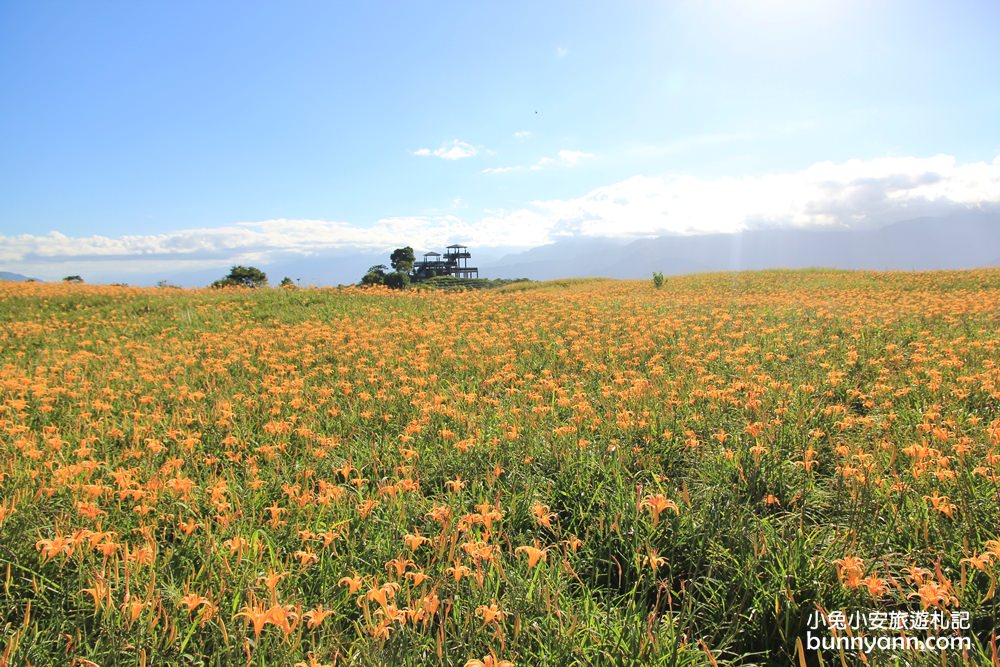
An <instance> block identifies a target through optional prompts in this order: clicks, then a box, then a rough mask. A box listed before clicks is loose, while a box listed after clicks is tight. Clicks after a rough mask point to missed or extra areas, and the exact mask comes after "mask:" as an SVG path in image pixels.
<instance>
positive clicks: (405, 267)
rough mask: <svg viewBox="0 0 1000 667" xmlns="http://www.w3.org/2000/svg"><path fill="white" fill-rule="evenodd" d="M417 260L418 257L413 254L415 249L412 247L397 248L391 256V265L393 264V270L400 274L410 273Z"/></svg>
mask: <svg viewBox="0 0 1000 667" xmlns="http://www.w3.org/2000/svg"><path fill="white" fill-rule="evenodd" d="M416 259H417V258H416V256H415V255H414V254H413V248H411V247H410V246H406V247H405V248H396V249H395V250H393V251H392V254H391V255H389V263H390V264H392V268H394V269H396V271H398V272H400V273H409V272H410V269H412V268H413V262H415V261H416Z"/></svg>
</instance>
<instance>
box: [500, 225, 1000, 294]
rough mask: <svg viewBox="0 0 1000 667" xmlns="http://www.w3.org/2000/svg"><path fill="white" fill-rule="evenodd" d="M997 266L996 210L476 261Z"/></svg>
mask: <svg viewBox="0 0 1000 667" xmlns="http://www.w3.org/2000/svg"><path fill="white" fill-rule="evenodd" d="M984 266H1000V217H998V216H995V215H993V216H990V215H985V214H978V213H970V214H968V215H966V216H963V217H961V218H948V219H943V218H919V219H914V220H907V221H905V222H899V223H895V224H892V225H889V226H888V227H882V228H879V229H865V230H848V229H838V230H819V229H767V230H764V229H761V230H757V231H747V232H743V233H740V234H706V235H700V236H661V237H658V238H652V239H642V240H638V241H632V242H628V243H623V242H621V241H619V240H614V239H570V240H566V241H560V242H557V243H553V244H550V245H547V246H542V247H539V248H533V249H531V250H528V251H526V252H521V253H517V254H511V255H508V256H506V257H503V258H501V259H500V260H499V261H497V262H495V263H492V264H489V265H486V266H483V267H482V273H483V274H484V276H485V277H490V278H500V277H503V278H519V277H524V278H531V279H534V280H550V279H554V278H565V277H569V276H605V277H609V278H646V277H649V276H650V275H651V274H652V272H653V271H661V272H663V273H665V274H671V275H678V274H684V273H698V272H705V271H741V270H753V269H771V268H775V269H777V268H788V269H796V268H808V267H827V268H838V269H872V270H893V269H895V270H935V269H968V268H977V267H984Z"/></svg>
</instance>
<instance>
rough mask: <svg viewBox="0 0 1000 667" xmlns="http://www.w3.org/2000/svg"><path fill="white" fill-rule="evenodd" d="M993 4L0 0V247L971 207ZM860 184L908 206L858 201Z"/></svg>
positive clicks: (599, 227) (50, 270)
mask: <svg viewBox="0 0 1000 667" xmlns="http://www.w3.org/2000/svg"><path fill="white" fill-rule="evenodd" d="M997 26H1000V4H997V3H994V2H956V3H943V2H922V1H919V0H906V1H900V0H885V1H881V2H870V1H861V0H814V1H811V2H801V1H798V0H743V1H737V0H716V1H711V0H705V1H694V0H680V1H677V2H662V3H656V2H634V3H610V2H604V3H593V2H543V3H539V2H530V3H517V2H504V3H491V4H487V3H470V2H454V3H451V2H412V3H411V2H407V3H381V2H365V3H360V2H359V3H332V2H291V3H272V2H266V3H265V2H260V3H255V2H248V1H243V2H198V3H195V2H170V3H166V2H163V3H160V2H137V3H110V2H108V3H102V2H90V3H83V2H80V3H53V2H43V1H38V2H20V3H14V2H3V3H0V82H2V86H3V88H2V90H3V104H2V105H0V146H2V147H3V149H2V151H0V184H2V185H0V269H7V270H19V269H20V270H24V271H33V272H34V273H35V274H46V275H42V277H52V276H55V275H56V274H59V275H61V273H60V272H62V271H63V270H64V269H65V268H66V267H67V266H70V265H72V264H73V262H79V261H88V262H94V261H100V262H102V263H103V265H104V266H106V267H114V268H115V269H116V270H120V271H123V272H126V273H128V272H133V273H134V272H136V271H141V270H142V266H143V260H148V261H147V263H150V262H153V261H154V259H155V261H157V262H160V263H161V265H158V268H160V266H162V265H163V264H162V263H165V262H166V263H169V262H171V261H174V260H176V263H177V266H178V267H180V266H181V265H182V264H183V265H185V266H187V265H190V266H195V265H198V264H199V262H201V263H206V262H208V263H211V262H215V263H218V264H220V265H222V264H225V263H227V262H230V261H235V260H237V259H258V260H261V261H263V260H266V259H267V258H269V257H270V256H271V255H272V254H274V253H285V254H288V253H291V254H295V253H309V252H314V251H315V249H316V248H338V249H351V248H367V249H374V248H377V247H382V246H389V245H398V244H401V243H411V244H414V245H416V246H418V247H420V246H424V247H434V246H441V245H445V244H446V243H448V242H452V241H456V240H457V241H466V240H468V241H469V242H472V243H478V244H480V245H482V246H490V245H492V246H504V247H510V246H524V247H526V246H531V245H537V244H538V243H545V242H549V241H552V240H555V239H557V238H561V237H564V236H579V235H583V236H586V235H604V236H609V235H611V236H613V235H616V233H618V232H621V234H623V235H628V236H642V235H656V234H661V233H698V232H706V231H740V230H742V229H746V228H748V227H752V226H755V225H761V224H765V223H766V224H776V225H777V224H797V225H807V224H854V222H857V221H858V220H861V221H862V222H864V223H866V224H876V223H879V222H884V221H888V220H891V219H895V218H899V217H905V216H904V214H905V215H909V214H911V213H913V212H914V211H917V212H919V211H923V210H924V208H926V206H929V205H930V204H934V205H935V206H936V208H934V210H935V211H937V210H939V209H940V206H939V205H940V204H941V202H942V201H945V202H950V203H953V204H954V205H955V206H958V207H966V208H968V207H970V206H972V207H976V206H978V207H983V206H993V205H995V204H998V203H1000V160H998V159H997V158H998V156H1000V122H997V119H1000V66H998V63H1000V40H997V39H996V37H995V33H996V28H997ZM928 174H932V175H933V176H932V177H928V176H927V175H928ZM872 179H874V180H875V181H877V182H878V183H889V184H894V185H892V186H891V187H889V188H888V189H887V190H886V191H885V192H882V193H881V194H882V197H881V199H879V200H878V201H879V202H880V206H881V209H880V210H882V209H885V208H886V206H885V204H886V202H892V201H896V202H897V203H898V201H900V200H904V201H905V202H907V206H906V207H904V208H906V209H907V210H906V211H902V210H895V209H894V210H893V211H890V212H888V213H886V212H885V211H884V210H882V213H881V214H879V215H875V214H873V213H872V211H871V209H870V207H869V208H863V207H862V206H861V204H858V203H857V202H856V200H857V199H858V187H859V185H858V184H859V183H863V184H864V186H865V188H866V189H865V191H864V194H865V195H866V196H868V195H869V194H870V192H869V190H870V189H871V186H870V182H871V181H872ZM921 179H923V180H921ZM901 182H905V183H907V184H908V185H907V186H906V187H905V188H902V190H901V189H900V187H899V183H901ZM831 183H832V184H833V185H832V186H831V185H830V184H831ZM887 187H888V186H887ZM831 189H832V191H833V192H834V195H830V192H829V191H831ZM753 193H761V194H762V195H765V194H766V195H767V196H768V197H770V198H771V199H769V200H768V201H762V200H759V197H755V196H754V194H753ZM824 193H825V194H824ZM831 196H832V197H833V199H834V200H835V201H831V200H830V197H831ZM719 200H723V201H728V202H731V205H730V207H729V208H726V209H724V210H723V209H718V208H717V207H716V208H713V207H712V205H714V204H713V202H718V201H719ZM865 201H869V200H867V199H866V200H865ZM608 202H612V204H613V205H611V204H608ZM644 202H645V203H644ZM649 202H655V205H651V204H649ZM672 202H673V203H672ZM845 202H848V203H850V202H855V204H852V205H855V206H856V208H855V209H852V210H851V211H850V212H849V214H846V215H840V214H838V213H837V211H840V212H841V213H843V208H844V206H845ZM925 205H926V206H925ZM922 207H924V208H922ZM701 210H706V211H707V213H706V214H705V215H704V216H701V215H699V213H698V211H701ZM817 211H818V212H817ZM883 214H884V215H883ZM838 215H840V217H838ZM880 215H881V217H880ZM709 218H711V219H709ZM623 221H624V224H623ZM845 221H846V222H845ZM633 222H634V224H633ZM397 239H398V241H399V242H398V243H396V240H397ZM185 262H186V263H187V264H185ZM109 270H110V269H109Z"/></svg>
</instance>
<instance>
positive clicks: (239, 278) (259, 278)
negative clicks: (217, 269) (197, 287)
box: [212, 266, 267, 288]
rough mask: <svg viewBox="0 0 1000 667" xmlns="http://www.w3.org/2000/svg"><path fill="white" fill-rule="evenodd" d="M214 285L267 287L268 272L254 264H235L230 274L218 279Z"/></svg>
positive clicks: (217, 286)
mask: <svg viewBox="0 0 1000 667" xmlns="http://www.w3.org/2000/svg"><path fill="white" fill-rule="evenodd" d="M212 287H215V288H219V287H267V274H265V273H264V272H263V271H261V270H260V269H258V268H257V267H254V266H234V267H233V268H232V269H231V270H230V271H229V275H228V276H226V277H225V278H222V279H220V280H216V281H215V282H214V283H212Z"/></svg>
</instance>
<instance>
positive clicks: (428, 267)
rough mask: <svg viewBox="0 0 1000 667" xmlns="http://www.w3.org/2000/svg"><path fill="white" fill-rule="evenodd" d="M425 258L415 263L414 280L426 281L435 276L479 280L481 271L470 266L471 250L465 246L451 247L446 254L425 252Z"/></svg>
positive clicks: (446, 249)
mask: <svg viewBox="0 0 1000 667" xmlns="http://www.w3.org/2000/svg"><path fill="white" fill-rule="evenodd" d="M423 257H424V258H423V259H422V260H420V261H419V262H414V263H413V272H412V274H411V276H412V278H413V279H414V280H425V279H427V278H433V277H434V276H455V277H456V278H478V277H479V269H478V268H477V267H475V266H469V259H470V258H471V257H472V255H470V254H469V249H468V248H467V247H466V246H464V245H458V244H456V245H450V246H448V247H447V248H445V251H444V254H443V255H442V254H441V253H439V252H433V251H431V252H425V253H424V256H423Z"/></svg>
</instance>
